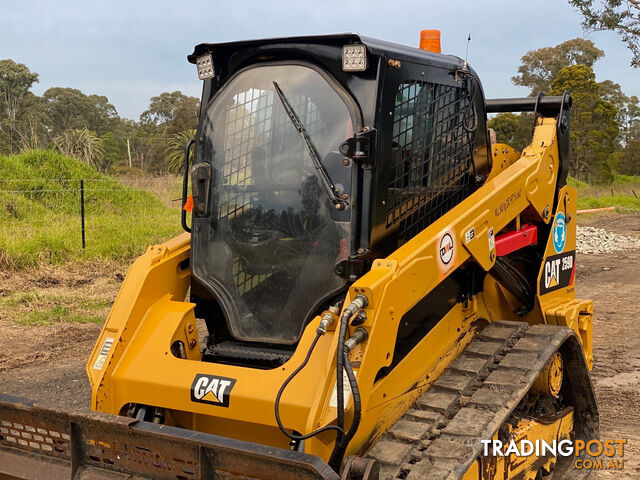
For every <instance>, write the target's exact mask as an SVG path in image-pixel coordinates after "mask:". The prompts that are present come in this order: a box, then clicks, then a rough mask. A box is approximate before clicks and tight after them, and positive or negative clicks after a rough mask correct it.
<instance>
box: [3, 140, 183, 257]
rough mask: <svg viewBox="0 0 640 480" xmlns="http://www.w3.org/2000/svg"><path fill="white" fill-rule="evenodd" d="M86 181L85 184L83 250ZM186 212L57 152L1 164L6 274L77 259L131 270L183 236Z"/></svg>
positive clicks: (13, 158) (8, 159)
mask: <svg viewBox="0 0 640 480" xmlns="http://www.w3.org/2000/svg"><path fill="white" fill-rule="evenodd" d="M80 179H84V184H85V238H86V251H83V249H82V236H81V220H80V189H79V187H80ZM180 231H181V229H180V212H179V210H178V208H170V207H169V206H167V205H166V202H163V201H162V200H160V199H159V198H158V197H157V196H156V195H154V194H153V193H151V192H149V191H146V190H145V189H143V188H135V187H127V186H123V185H122V184H121V183H120V182H118V181H117V180H116V179H114V178H111V177H108V176H106V175H102V174H100V173H98V172H97V171H96V170H94V169H93V168H91V167H89V166H87V165H85V164H83V163H81V162H78V161H77V160H75V159H73V158H70V157H65V156H63V155H60V154H58V153H55V152H51V151H46V150H42V151H35V152H30V153H27V154H21V155H14V156H8V157H7V156H0V268H4V269H22V268H26V267H31V266H36V265H38V264H41V263H63V262H65V261H68V260H71V259H77V258H84V259H92V258H108V259H114V260H119V261H124V262H129V261H131V260H132V259H133V258H135V257H136V256H138V255H140V254H141V253H143V252H144V250H145V248H146V247H147V245H149V244H153V243H159V242H163V241H165V240H167V239H169V238H172V237H174V236H175V235H177V234H179V233H180Z"/></svg>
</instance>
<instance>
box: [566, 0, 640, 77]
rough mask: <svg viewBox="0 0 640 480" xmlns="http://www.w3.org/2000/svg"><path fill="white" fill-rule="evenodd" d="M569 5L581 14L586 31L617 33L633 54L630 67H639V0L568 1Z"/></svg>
mask: <svg viewBox="0 0 640 480" xmlns="http://www.w3.org/2000/svg"><path fill="white" fill-rule="evenodd" d="M569 3H570V4H571V5H573V6H574V7H576V8H577V9H578V10H579V11H580V13H581V14H582V17H583V21H582V26H583V27H584V28H585V29H586V30H591V31H601V30H612V31H615V32H617V33H618V35H620V36H621V37H622V41H623V42H624V43H626V44H627V47H628V48H629V50H631V53H632V54H633V58H632V59H631V66H632V67H635V68H637V67H639V66H640V1H639V0H569Z"/></svg>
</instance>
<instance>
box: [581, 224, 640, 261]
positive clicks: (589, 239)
mask: <svg viewBox="0 0 640 480" xmlns="http://www.w3.org/2000/svg"><path fill="white" fill-rule="evenodd" d="M639 248H640V239H637V238H633V237H627V236H625V235H620V234H619V233H613V232H608V231H606V230H605V229H603V228H596V227H587V226H584V227H581V226H578V229H577V232H576V250H577V251H578V253H587V254H591V255H600V254H603V253H614V252H621V251H625V250H634V249H639Z"/></svg>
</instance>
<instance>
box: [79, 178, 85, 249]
mask: <svg viewBox="0 0 640 480" xmlns="http://www.w3.org/2000/svg"><path fill="white" fill-rule="evenodd" d="M80 217H81V219H82V220H81V221H82V251H83V252H84V251H85V247H86V243H85V239H84V178H81V179H80Z"/></svg>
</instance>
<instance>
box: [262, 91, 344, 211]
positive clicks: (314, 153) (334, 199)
mask: <svg viewBox="0 0 640 480" xmlns="http://www.w3.org/2000/svg"><path fill="white" fill-rule="evenodd" d="M273 86H274V87H275V89H276V93H277V94H278V98H279V99H280V102H281V103H282V106H283V107H284V111H285V112H287V115H288V116H289V120H291V124H292V125H293V126H294V128H295V129H296V130H297V131H298V133H299V134H300V137H301V138H302V141H303V142H304V145H305V147H306V149H307V152H309V156H310V157H311V161H312V162H313V165H314V166H315V167H316V170H317V171H318V173H319V174H320V179H321V180H322V184H323V185H324V188H325V190H326V191H327V194H328V195H329V200H331V203H333V205H334V206H335V207H336V209H337V210H344V209H345V206H346V202H344V201H342V200H341V199H340V198H338V196H337V193H338V192H337V191H336V187H335V186H334V185H333V183H332V182H331V179H330V178H329V175H327V172H326V170H325V169H324V168H323V166H322V163H321V162H320V155H318V150H316V147H315V145H314V144H313V142H312V141H311V138H310V137H309V134H308V133H307V129H306V128H304V125H303V124H302V122H301V121H300V119H299V118H298V116H297V115H296V112H295V111H294V110H293V108H292V107H291V104H290V103H289V101H288V100H287V97H285V96H284V93H282V90H281V89H280V86H279V85H278V84H277V83H276V82H273Z"/></svg>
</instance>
